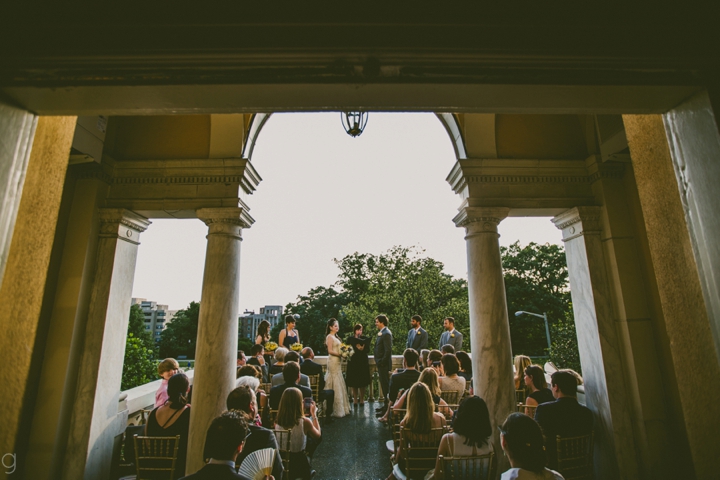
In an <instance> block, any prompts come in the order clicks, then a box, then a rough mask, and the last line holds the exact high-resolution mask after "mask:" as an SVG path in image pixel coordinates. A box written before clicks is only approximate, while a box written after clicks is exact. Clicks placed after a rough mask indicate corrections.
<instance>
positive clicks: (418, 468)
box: [400, 427, 445, 479]
mask: <svg viewBox="0 0 720 480" xmlns="http://www.w3.org/2000/svg"><path fill="white" fill-rule="evenodd" d="M444 434H445V428H443V427H438V428H433V429H431V430H430V432H429V433H415V432H413V431H412V430H408V429H407V428H405V427H400V442H401V444H402V447H403V450H404V452H405V453H404V459H405V475H406V476H407V478H409V479H414V478H424V477H425V474H426V473H427V472H428V470H432V469H433V468H435V462H436V459H437V453H438V447H440V440H441V439H442V436H443V435H444Z"/></svg>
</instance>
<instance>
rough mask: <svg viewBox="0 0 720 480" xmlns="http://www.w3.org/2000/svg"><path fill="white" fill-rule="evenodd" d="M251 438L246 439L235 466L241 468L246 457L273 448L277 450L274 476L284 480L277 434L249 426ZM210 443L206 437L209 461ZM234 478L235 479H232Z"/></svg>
mask: <svg viewBox="0 0 720 480" xmlns="http://www.w3.org/2000/svg"><path fill="white" fill-rule="evenodd" d="M248 429H249V432H248V433H249V434H250V435H249V436H248V437H247V439H245V445H244V446H243V449H242V452H240V453H239V454H238V456H237V458H236V459H235V464H236V465H237V466H238V467H239V466H240V465H241V464H242V462H243V460H245V457H247V456H248V455H250V454H251V453H252V452H255V451H257V450H262V449H263V448H272V449H273V450H275V463H274V464H273V470H272V475H273V477H275V478H282V474H283V464H282V458H280V451H279V450H278V444H277V440H276V439H275V434H274V433H273V432H272V431H270V430H268V429H267V428H263V427H258V426H257V425H248ZM207 447H208V442H207V436H206V437H205V451H204V453H203V458H205V460H206V461H207V460H208V459H209V458H210V453H209V452H208V451H207ZM230 478H233V477H230Z"/></svg>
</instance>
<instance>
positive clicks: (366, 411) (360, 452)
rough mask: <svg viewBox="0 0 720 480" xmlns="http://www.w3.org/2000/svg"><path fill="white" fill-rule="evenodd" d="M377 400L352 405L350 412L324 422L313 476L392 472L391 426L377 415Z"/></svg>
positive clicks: (368, 476)
mask: <svg viewBox="0 0 720 480" xmlns="http://www.w3.org/2000/svg"><path fill="white" fill-rule="evenodd" d="M377 406H378V404H376V403H366V404H365V405H364V406H363V407H360V406H357V407H352V409H353V411H352V412H351V413H350V415H349V416H347V417H344V418H340V419H337V418H336V419H335V422H333V423H332V424H330V425H324V424H321V427H322V433H323V440H322V443H321V444H320V446H319V447H318V449H317V450H316V451H315V456H314V458H313V462H312V464H313V468H314V469H315V470H317V472H318V473H317V475H315V477H314V479H313V480H337V479H356V480H374V479H384V478H386V477H387V476H388V475H389V474H390V470H391V466H390V453H389V452H388V451H387V450H386V449H385V442H386V441H387V440H390V439H391V435H390V430H389V429H388V428H387V427H385V426H384V425H383V424H381V423H380V422H378V421H377V420H376V418H375V407H377Z"/></svg>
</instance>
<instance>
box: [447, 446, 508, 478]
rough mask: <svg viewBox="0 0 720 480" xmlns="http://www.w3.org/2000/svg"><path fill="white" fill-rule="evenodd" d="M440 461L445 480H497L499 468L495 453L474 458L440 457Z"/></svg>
mask: <svg viewBox="0 0 720 480" xmlns="http://www.w3.org/2000/svg"><path fill="white" fill-rule="evenodd" d="M438 459H439V460H440V463H441V464H442V471H443V476H442V479H443V480H491V479H494V478H495V469H496V468H497V466H496V462H495V454H494V453H493V452H490V453H488V454H487V455H477V456H474V457H443V456H442V455H438ZM438 480H440V479H438Z"/></svg>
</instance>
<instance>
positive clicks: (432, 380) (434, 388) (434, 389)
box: [393, 368, 453, 418]
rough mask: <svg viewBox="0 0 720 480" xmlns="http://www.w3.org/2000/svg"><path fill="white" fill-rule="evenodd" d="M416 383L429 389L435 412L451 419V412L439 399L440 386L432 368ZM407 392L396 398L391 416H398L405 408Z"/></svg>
mask: <svg viewBox="0 0 720 480" xmlns="http://www.w3.org/2000/svg"><path fill="white" fill-rule="evenodd" d="M418 382H421V383H424V384H425V385H427V387H428V388H429V389H430V395H432V399H433V402H434V403H435V411H436V412H440V413H442V414H443V415H445V418H451V417H452V413H453V412H452V410H451V409H450V408H449V407H448V406H447V403H445V400H443V399H442V398H440V384H439V383H438V374H437V372H436V371H435V369H434V368H426V369H425V370H423V371H422V373H421V374H420V378H419V379H418ZM408 391H409V390H405V391H404V392H403V393H402V395H400V396H399V397H398V399H397V400H396V401H395V405H393V414H398V413H399V411H400V410H402V409H403V408H405V400H406V399H407V395H408Z"/></svg>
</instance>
